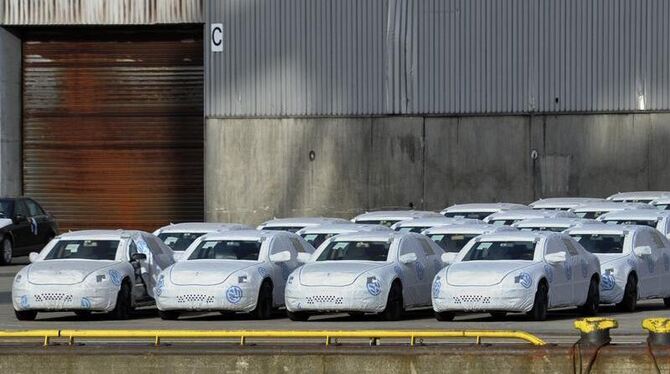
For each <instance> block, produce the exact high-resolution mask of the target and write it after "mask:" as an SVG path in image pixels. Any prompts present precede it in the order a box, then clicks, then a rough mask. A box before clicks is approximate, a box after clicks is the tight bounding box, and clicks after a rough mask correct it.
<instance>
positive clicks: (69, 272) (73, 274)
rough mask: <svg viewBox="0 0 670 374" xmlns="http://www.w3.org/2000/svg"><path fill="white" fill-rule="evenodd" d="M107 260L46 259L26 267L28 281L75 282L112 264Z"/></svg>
mask: <svg viewBox="0 0 670 374" xmlns="http://www.w3.org/2000/svg"><path fill="white" fill-rule="evenodd" d="M115 263H116V262H115V261H107V260H46V261H38V262H34V263H32V264H30V265H29V267H28V271H27V273H28V281H29V282H30V283H32V284H77V283H81V282H83V281H84V279H86V277H87V276H88V275H89V274H91V273H93V272H96V271H99V270H103V269H105V268H108V267H110V266H112V265H114V264H115Z"/></svg>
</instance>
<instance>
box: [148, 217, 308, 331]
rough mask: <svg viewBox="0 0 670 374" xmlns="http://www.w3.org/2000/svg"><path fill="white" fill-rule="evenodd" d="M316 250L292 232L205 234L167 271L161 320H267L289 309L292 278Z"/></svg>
mask: <svg viewBox="0 0 670 374" xmlns="http://www.w3.org/2000/svg"><path fill="white" fill-rule="evenodd" d="M313 252H314V248H313V247H312V246H311V245H310V244H309V243H307V242H306V241H304V240H303V239H302V238H301V237H300V236H298V235H296V234H293V233H290V232H287V231H264V230H236V231H227V232H218V233H211V234H206V235H204V236H201V237H200V238H198V239H197V240H196V241H195V242H193V244H191V246H190V247H189V248H188V249H187V250H186V252H185V253H184V256H183V257H182V259H181V260H180V261H179V262H177V263H176V264H174V265H172V266H170V267H169V268H167V269H165V270H164V271H163V272H162V273H161V275H160V278H159V279H158V282H157V284H156V287H155V289H154V293H155V294H156V305H157V306H158V311H159V314H160V317H161V318H162V319H166V320H175V319H177V318H179V316H180V315H181V314H183V313H185V312H220V313H222V314H229V313H236V312H242V313H250V314H251V315H252V317H254V318H256V319H267V318H269V317H270V316H271V314H272V312H273V310H275V309H276V308H279V307H281V306H282V305H283V304H284V287H285V283H286V279H287V278H288V276H289V274H290V273H291V272H292V271H293V270H294V269H295V268H297V267H298V266H300V265H302V264H303V263H305V262H307V261H308V260H309V259H310V257H311V254H312V253H313Z"/></svg>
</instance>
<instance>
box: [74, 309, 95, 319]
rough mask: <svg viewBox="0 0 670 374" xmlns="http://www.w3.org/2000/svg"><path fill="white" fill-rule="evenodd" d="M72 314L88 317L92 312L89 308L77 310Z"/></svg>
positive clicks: (81, 317) (83, 317)
mask: <svg viewBox="0 0 670 374" xmlns="http://www.w3.org/2000/svg"><path fill="white" fill-rule="evenodd" d="M74 314H75V315H76V316H77V317H79V318H80V319H89V318H91V315H92V314H93V313H91V311H90V310H78V311H76V312H74Z"/></svg>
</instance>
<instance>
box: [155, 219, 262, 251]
mask: <svg viewBox="0 0 670 374" xmlns="http://www.w3.org/2000/svg"><path fill="white" fill-rule="evenodd" d="M252 229H253V228H252V227H251V226H247V225H241V224H238V223H211V222H185V223H175V224H170V225H168V226H163V227H161V228H160V229H158V230H156V231H154V235H156V236H157V237H158V238H159V239H160V240H162V241H163V243H165V244H166V245H167V246H168V247H170V248H172V250H173V251H175V252H183V251H185V250H186V248H188V246H190V245H191V243H193V242H194V241H195V240H196V239H198V238H199V237H201V236H203V235H205V234H209V233H212V232H223V231H231V230H252Z"/></svg>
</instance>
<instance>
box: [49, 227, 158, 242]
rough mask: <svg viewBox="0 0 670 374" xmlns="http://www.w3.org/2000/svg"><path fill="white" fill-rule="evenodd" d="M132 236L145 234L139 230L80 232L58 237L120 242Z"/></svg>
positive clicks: (67, 233)
mask: <svg viewBox="0 0 670 374" xmlns="http://www.w3.org/2000/svg"><path fill="white" fill-rule="evenodd" d="M134 234H147V235H149V233H146V232H144V231H139V230H121V229H118V230H80V231H70V232H66V233H62V234H60V235H59V236H58V238H60V239H74V240H81V239H99V240H103V239H106V240H120V239H122V238H124V237H128V236H133V235H134Z"/></svg>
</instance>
